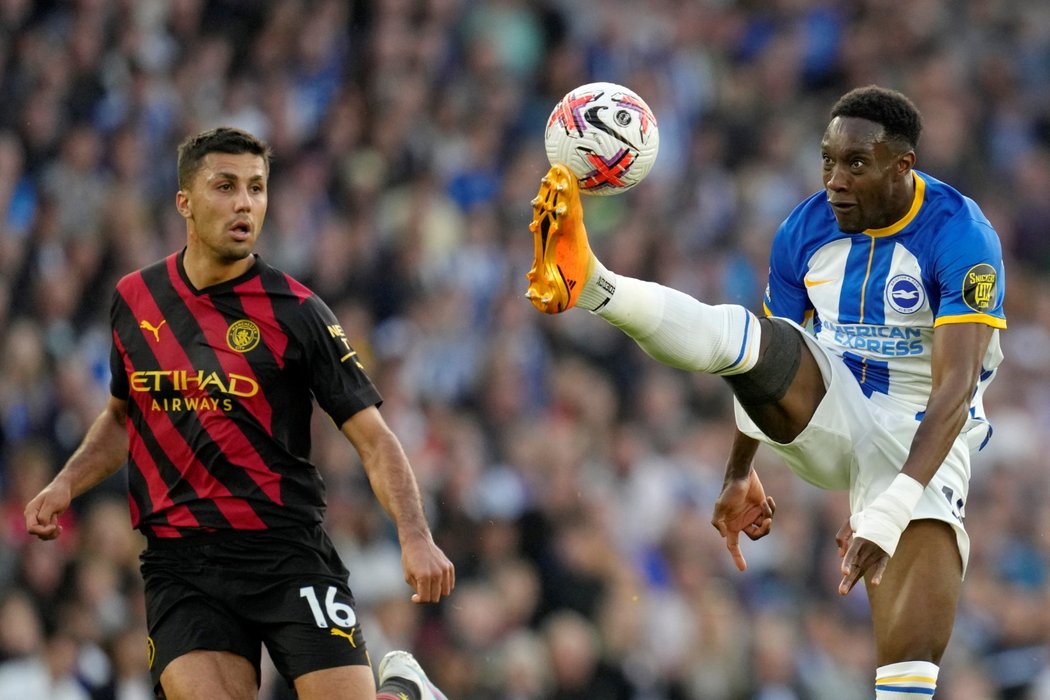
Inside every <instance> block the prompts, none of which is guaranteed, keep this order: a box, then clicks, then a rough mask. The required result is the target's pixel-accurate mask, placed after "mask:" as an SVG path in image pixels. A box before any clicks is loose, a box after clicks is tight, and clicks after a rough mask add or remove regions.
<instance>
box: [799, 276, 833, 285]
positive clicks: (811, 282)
mask: <svg viewBox="0 0 1050 700" xmlns="http://www.w3.org/2000/svg"><path fill="white" fill-rule="evenodd" d="M834 281H835V280H833V279H826V280H822V279H810V278H809V277H806V278H805V279H803V280H802V282H803V283H804V284H805V285H806V286H807V287H818V286H820V285H822V284H828V283H829V282H834Z"/></svg>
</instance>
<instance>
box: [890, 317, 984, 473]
mask: <svg viewBox="0 0 1050 700" xmlns="http://www.w3.org/2000/svg"><path fill="white" fill-rule="evenodd" d="M992 332H993V329H992V327H991V326H986V325H984V324H983V323H951V324H947V325H944V326H938V327H937V329H936V330H935V331H934V333H933V366H932V371H933V388H932V390H931V391H930V400H929V402H928V403H927V404H926V414H925V415H924V416H923V418H922V421H921V422H920V423H919V428H918V430H917V431H916V432H915V438H914V439H913V440H912V443H911V450H910V451H909V452H908V458H907V459H906V460H904V466H903V467H902V469H901V471H902V472H904V473H905V474H907V475H908V476H910V477H912V478H913V479H915V480H916V481H918V482H919V483H920V484H922V485H923V486H926V485H927V484H929V483H930V480H931V479H932V478H933V475H934V474H936V473H937V470H938V469H939V468H940V466H941V463H942V462H943V461H944V458H945V457H946V456H948V451H949V450H951V447H952V443H953V442H954V441H955V438H957V437H959V432H960V431H961V430H962V428H963V426H964V425H965V424H966V419H967V416H968V414H969V410H970V399H971V398H972V397H973V391H974V387H976V386H977V381H978V379H980V375H981V360H982V359H983V358H984V354H985V352H986V351H987V350H988V342H989V341H990V340H991V338H992Z"/></svg>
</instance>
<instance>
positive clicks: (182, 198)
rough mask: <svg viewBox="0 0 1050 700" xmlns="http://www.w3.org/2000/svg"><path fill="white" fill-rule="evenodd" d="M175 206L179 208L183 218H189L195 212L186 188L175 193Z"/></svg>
mask: <svg viewBox="0 0 1050 700" xmlns="http://www.w3.org/2000/svg"><path fill="white" fill-rule="evenodd" d="M175 208H176V209H178V210H179V214H181V215H182V218H184V219H188V218H190V216H191V215H192V214H193V211H192V210H191V209H190V196H189V195H188V194H186V192H185V191H184V190H179V191H178V192H176V193H175Z"/></svg>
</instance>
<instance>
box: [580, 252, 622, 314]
mask: <svg viewBox="0 0 1050 700" xmlns="http://www.w3.org/2000/svg"><path fill="white" fill-rule="evenodd" d="M591 260H592V261H593V264H592V266H591V274H590V275H589V276H588V277H587V282H586V283H585V284H584V285H583V289H581V290H580V298H579V299H577V300H576V306H578V307H580V308H581V309H586V310H587V311H592V312H593V311H599V310H600V309H601V308H602V307H603V306H605V305H606V304H608V303H609V300H610V299H612V295H613V294H614V293H615V292H616V273H615V272H610V271H609V270H608V269H607V268H606V267H605V265H602V263H601V261H600V260H598V258H596V257H595V258H591Z"/></svg>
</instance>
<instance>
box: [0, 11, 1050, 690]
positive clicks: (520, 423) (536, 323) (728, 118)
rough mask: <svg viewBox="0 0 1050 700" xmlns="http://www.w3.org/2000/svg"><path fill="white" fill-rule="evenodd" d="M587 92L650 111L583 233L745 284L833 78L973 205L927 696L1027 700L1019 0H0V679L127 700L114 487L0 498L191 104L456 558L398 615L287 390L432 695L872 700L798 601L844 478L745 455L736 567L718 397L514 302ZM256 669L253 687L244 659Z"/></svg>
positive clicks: (1032, 402) (745, 287)
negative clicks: (545, 177) (769, 510)
mask: <svg viewBox="0 0 1050 700" xmlns="http://www.w3.org/2000/svg"><path fill="white" fill-rule="evenodd" d="M594 80H607V81H612V82H619V83H622V84H625V85H627V86H630V87H632V88H633V89H635V90H636V91H637V92H639V93H640V94H641V95H642V97H643V98H644V99H645V100H646V101H647V102H648V103H649V105H650V106H651V107H652V108H653V109H654V111H655V113H656V115H657V118H658V120H659V125H660V138H661V152H660V155H659V159H658V161H657V165H656V167H655V169H654V170H653V172H652V173H651V174H650V176H649V177H648V179H647V180H646V181H645V182H644V183H642V184H641V185H640V186H638V187H637V188H635V189H634V190H632V191H630V192H629V193H626V194H624V195H622V196H618V197H605V198H600V199H598V198H596V199H594V200H588V201H587V202H585V205H586V212H587V223H588V230H589V232H590V233H591V237H592V243H593V245H594V247H595V249H596V252H597V253H598V255H599V257H601V258H602V259H603V261H604V262H605V263H606V264H607V266H608V267H610V268H611V269H613V270H615V271H617V272H620V273H623V274H629V275H632V276H636V277H642V278H646V279H652V280H656V281H659V282H662V283H665V284H668V285H670V286H673V287H676V288H678V289H681V290H683V291H686V292H689V293H691V294H693V295H694V296H696V297H698V298H700V299H702V300H705V301H708V302H723V301H732V302H737V303H743V304H745V305H747V306H749V307H751V308H753V309H757V308H759V304H760V298H761V292H762V288H763V286H764V284H765V279H764V278H765V270H766V256H767V250H768V245H769V242H770V239H771V236H772V234H773V232H774V230H775V229H776V226H777V225H778V223H779V222H780V221H781V220H782V219H783V218H784V217H785V216H786V215H787V214H788V212H789V211H790V210H791V208H792V207H793V206H794V205H795V204H796V203H797V202H798V201H799V200H801V199H802V198H804V197H805V196H807V195H808V194H810V193H811V192H813V191H815V190H817V189H819V187H820V179H819V175H820V168H819V163H820V161H819V150H818V144H819V139H820V135H821V133H822V132H823V129H824V126H825V125H826V123H827V114H828V110H829V108H830V106H831V104H832V103H833V102H834V100H835V99H836V98H837V97H838V96H839V95H840V94H841V93H843V92H845V91H846V90H847V89H849V88H852V87H855V86H859V85H866V84H870V83H878V84H882V85H885V86H888V87H894V88H897V89H900V90H903V91H904V92H905V93H907V94H909V95H910V96H911V97H912V98H913V100H914V101H915V102H916V104H917V105H918V107H919V108H920V110H921V111H922V113H923V115H924V117H925V123H926V130H925V132H924V134H923V138H922V140H921V142H920V144H919V149H918V153H919V158H918V160H919V165H918V167H919V168H920V169H921V170H924V171H926V172H928V173H930V174H932V175H934V176H935V177H938V178H940V179H943V180H946V181H948V182H950V183H952V184H954V185H955V186H956V187H958V188H959V189H960V190H962V191H963V192H964V193H965V194H968V195H970V196H972V197H973V198H974V199H976V200H977V201H978V203H979V204H980V205H981V206H982V208H983V209H984V211H985V212H986V214H987V215H988V216H989V218H990V219H991V221H992V223H993V224H994V225H995V227H996V228H997V230H998V232H999V234H1000V236H1001V238H1002V241H1003V245H1004V252H1005V254H1006V257H1007V263H1006V264H1007V270H1008V294H1007V302H1006V306H1007V316H1008V322H1009V329H1008V330H1007V331H1006V332H1004V334H1003V346H1004V350H1005V353H1006V362H1005V363H1004V365H1003V368H1002V369H1001V371H1000V375H999V377H998V378H997V380H996V382H995V383H994V384H993V385H992V387H991V389H990V391H989V393H988V396H987V408H988V414H989V415H990V417H991V419H992V422H993V425H994V428H995V436H994V437H993V439H992V441H991V443H990V444H989V446H988V447H987V448H986V449H985V450H984V452H983V453H982V454H981V456H980V458H979V459H978V461H977V462H976V463H975V465H974V469H973V479H972V484H971V492H970V499H969V502H968V503H967V504H966V515H967V520H966V522H967V527H968V529H969V531H970V534H971V538H972V540H973V549H972V553H971V558H970V563H969V571H968V574H967V579H966V582H965V584H964V589H963V591H964V592H963V600H962V603H961V606H960V611H959V617H958V622H957V625H956V629H955V633H954V636H953V639H952V642H951V644H950V647H949V651H948V654H947V657H946V658H945V660H944V662H943V664H942V671H941V680H940V686H939V689H938V698H942V699H943V700H993V699H1003V700H1048V699H1050V460H1048V457H1047V451H1046V448H1045V445H1044V444H1043V443H1042V438H1043V437H1044V436H1046V435H1048V434H1050V276H1048V273H1050V235H1047V232H1046V231H1047V226H1048V222H1050V4H1047V3H1046V2H1044V1H1043V0H911V2H907V3H900V2H897V1H896V0H854V1H850V2H838V3H834V2H827V1H822V0H767V1H759V0H736V1H734V0H282V1H281V2H277V1H270V2H261V1H257V0H212V1H206V0H65V1H60V0H36V1H33V0H0V105H3V108H2V109H0V513H2V519H0V700H12V699H14V698H17V699H19V700H21V699H23V698H51V699H53V700H67V699H68V700H76V699H83V698H90V699H92V700H110V699H112V700H139V699H141V698H147V697H151V695H150V689H149V680H148V675H147V674H146V645H145V625H144V621H143V604H142V590H141V583H140V580H139V575H138V559H137V557H138V552H139V551H140V549H141V547H142V545H143V541H142V539H141V538H140V537H139V536H138V535H137V534H136V533H135V532H134V531H133V530H131V529H130V527H129V519H128V512H127V505H126V498H125V495H124V481H123V475H122V474H118V475H117V476H115V477H113V478H111V479H109V480H107V481H106V482H104V483H103V484H102V485H101V486H100V487H98V488H97V489H95V490H94V491H93V492H91V493H90V494H88V495H86V496H85V497H83V498H82V499H80V500H79V501H78V502H76V503H75V507H74V508H73V509H72V510H71V511H70V512H69V513H67V515H66V516H65V519H64V522H63V524H64V529H65V531H64V534H63V535H62V537H61V538H60V539H59V540H57V541H54V542H47V543H44V542H38V541H31V540H30V539H28V538H27V536H26V534H25V532H24V524H23V517H22V509H23V507H24V504H25V502H26V501H27V500H28V499H29V498H30V497H31V496H32V495H33V494H35V493H36V492H37V490H38V489H39V488H41V487H42V486H43V485H44V484H45V483H46V482H47V481H48V480H49V479H50V477H51V476H52V475H53V474H54V473H55V472H56V471H57V469H58V468H60V467H61V465H62V463H63V462H64V460H65V459H66V458H67V457H68V456H69V454H70V453H71V451H72V450H73V449H74V448H75V447H76V445H77V443H78V442H79V440H80V438H81V437H82V435H83V433H84V431H85V430H86V428H87V426H88V425H89V424H90V422H91V421H92V420H93V419H94V417H95V416H96V415H97V413H98V411H99V410H100V409H101V407H102V406H103V404H104V402H105V400H106V397H107V395H108V379H109V377H108V372H109V369H108V353H109V330H108V309H109V299H110V293H111V291H112V287H113V284H114V283H115V281H116V280H117V279H118V278H119V277H120V276H122V275H123V274H125V273H127V272H129V271H131V270H133V269H135V268H137V267H139V266H142V265H144V264H147V263H149V262H152V261H153V260H155V259H157V258H160V257H162V256H164V255H166V254H168V253H169V252H172V251H174V250H177V249H178V248H180V247H181V246H182V245H183V242H184V239H185V232H184V224H183V222H182V220H181V218H180V217H179V216H178V214H177V212H176V211H175V207H174V199H175V192H176V190H177V183H176V172H175V148H176V146H177V145H178V143H179V142H180V141H181V140H182V139H183V138H184V137H185V136H187V135H189V134H191V133H195V132H197V131H199V130H201V129H204V128H209V127H212V126H217V125H220V124H228V125H233V126H238V127H242V128H245V129H247V130H249V131H251V132H253V133H255V134H256V135H258V136H260V137H262V138H264V139H266V140H267V141H269V143H270V144H271V145H272V146H273V149H274V153H275V158H274V163H273V170H272V175H271V181H270V215H269V218H268V221H267V223H266V226H265V228H264V231H263V234H262V238H261V242H260V247H259V251H260V253H261V254H262V255H263V256H264V257H265V258H266V259H267V260H268V261H269V262H270V263H272V264H274V265H276V266H278V267H280V268H282V269H284V270H285V271H287V272H289V273H291V274H292V275H294V276H296V277H298V278H299V279H300V280H302V281H303V282H305V283H307V284H308V285H309V286H310V287H312V288H313V289H314V290H315V291H317V292H318V293H319V294H320V295H321V296H322V297H323V298H324V299H326V300H327V301H328V303H329V305H330V306H332V308H333V309H334V310H335V311H336V313H337V314H338V316H339V317H340V319H341V322H342V325H343V327H344V328H345V329H346V331H347V334H348V336H349V337H350V339H351V342H352V344H353V345H354V346H355V349H357V350H358V351H359V353H360V355H361V357H362V361H363V363H364V364H365V366H366V367H367V368H368V371H369V373H370V375H371V376H372V378H373V379H374V380H375V382H376V383H377V385H378V386H379V388H380V390H381V391H382V393H383V394H384V397H385V403H384V404H383V407H382V411H383V414H384V416H385V417H386V419H387V421H388V422H389V423H390V424H391V425H392V427H393V428H394V429H395V431H396V432H397V434H398V435H399V437H400V438H401V440H402V442H403V443H404V446H405V448H406V450H407V452H408V454H409V457H410V460H411V462H412V464H413V465H414V468H415V470H416V472H417V475H418V478H419V480H420V483H421V486H422V488H423V490H424V492H425V497H426V502H427V510H428V513H429V515H430V517H431V520H432V523H433V525H434V527H435V537H436V539H437V540H438V542H439V544H440V545H441V546H442V547H443V548H444V549H445V551H446V552H447V553H448V554H449V555H450V557H451V558H452V559H453V561H454V562H455V564H456V567H457V572H458V576H457V579H458V587H457V589H456V591H455V593H454V595H453V596H452V597H451V598H450V599H448V600H447V601H446V602H443V603H442V604H440V605H439V606H436V607H433V608H427V607H418V606H414V605H412V604H411V603H410V602H409V600H408V598H409V593H410V591H409V589H408V588H407V586H406V585H405V584H404V583H403V581H402V574H401V568H400V554H399V550H398V548H397V540H396V538H395V537H394V536H393V532H392V529H391V526H390V523H389V521H388V520H387V519H386V517H385V515H384V514H383V513H382V511H381V510H380V509H379V506H378V505H377V503H376V502H375V499H374V498H373V497H372V495H371V492H370V490H369V488H368V484H367V481H366V480H365V478H364V476H363V473H362V470H361V468H360V465H359V463H358V462H357V459H356V455H355V454H354V453H353V451H352V448H351V447H350V445H349V444H348V443H347V442H346V441H345V439H344V438H343V437H342V436H341V434H340V433H339V432H338V431H337V430H335V429H334V428H333V427H332V425H331V423H330V421H329V420H328V419H327V418H326V417H324V416H323V415H318V416H317V419H316V421H315V429H314V433H315V435H314V455H313V456H314V461H315V462H316V463H317V464H318V465H319V466H320V467H321V468H322V470H323V472H324V475H325V479H326V483H327V488H328V502H329V509H328V513H327V518H328V527H329V531H330V532H331V534H332V536H333V538H334V540H335V541H336V543H337V545H338V547H339V549H340V551H341V553H342V554H343V556H344V558H345V559H346V561H347V562H348V565H349V567H350V570H351V587H352V588H353V590H354V591H355V594H356V596H357V599H358V606H359V615H360V616H361V617H362V618H363V619H364V621H365V622H364V624H365V635H366V638H367V639H368V641H369V646H370V648H371V649H372V658H374V659H378V658H379V657H380V656H381V655H382V653H384V652H385V651H386V650H388V649H391V648H407V649H411V650H412V651H413V652H414V653H415V654H416V655H417V657H418V658H420V660H421V661H422V662H423V664H424V666H425V667H426V668H427V669H428V673H429V674H430V676H431V678H432V679H433V680H434V681H435V682H436V683H437V684H438V685H439V686H440V687H442V688H443V689H444V690H445V691H446V693H447V694H448V696H449V697H450V698H455V699H457V700H487V699H490V698H491V699H506V700H563V699H564V700H567V699H569V698H603V699H606V698H607V699H609V700H620V699H622V700H686V699H689V700H743V699H746V698H755V699H759V700H831V699H835V700H852V699H854V698H856V699H860V698H870V697H872V694H873V691H872V683H873V678H874V673H873V669H874V667H875V660H874V658H873V648H872V642H871V632H870V619H869V616H868V612H867V604H866V601H865V600H864V592H863V591H862V590H860V589H858V590H855V591H854V592H852V593H851V594H850V595H849V596H847V597H845V598H840V597H839V596H838V595H837V594H836V591H835V587H836V585H837V583H838V580H839V575H838V573H837V565H838V558H837V556H836V550H835V544H834V534H835V532H836V530H837V529H838V527H839V526H840V525H841V524H842V522H843V521H844V520H845V518H846V516H847V509H848V506H847V503H846V499H845V496H844V494H837V493H825V492H820V491H817V490H815V489H812V488H811V487H809V486H807V485H805V484H803V483H802V482H801V481H800V480H798V479H797V478H795V477H793V476H792V475H791V474H790V473H789V472H788V471H787V470H786V469H785V468H784V467H782V466H781V464H780V463H779V462H778V461H777V460H776V459H775V458H773V457H772V456H771V455H770V454H767V453H765V452H760V454H759V457H758V462H759V465H758V467H759V471H760V473H761V475H762V478H763V480H764V483H765V486H766V490H767V493H769V494H770V495H772V496H774V498H775V499H776V501H777V504H778V508H777V514H776V521H775V526H774V528H773V532H772V534H771V535H770V536H769V537H767V538H765V539H763V540H761V541H759V542H755V543H752V542H750V541H745V543H744V545H743V547H744V553H745V556H746V557H747V559H748V563H749V568H748V570H747V571H746V572H745V573H740V572H737V571H736V569H735V568H734V567H733V563H732V560H731V559H730V557H729V555H728V553H727V552H726V551H725V549H724V544H723V542H722V540H721V539H720V538H719V537H718V535H717V533H716V531H715V530H714V528H712V527H711V525H710V524H709V518H710V513H711V509H712V506H713V502H714V498H715V497H716V496H717V494H718V492H719V490H720V487H721V479H722V469H723V464H724V459H725V456H726V455H727V452H728V446H729V443H730V440H731V436H732V432H733V431H732V419H731V411H730V403H729V392H728V390H727V388H726V387H725V386H723V385H722V384H721V382H720V380H718V379H714V378H711V377H707V376H703V375H689V374H685V373H682V372H678V371H675V370H670V369H667V368H664V367H662V366H660V365H658V364H657V363H656V362H655V361H653V360H651V359H649V358H647V357H645V356H644V355H643V354H642V353H641V352H640V351H638V350H637V349H636V348H635V347H634V345H633V344H632V343H631V342H630V341H629V340H627V339H626V338H625V337H623V336H621V335H620V334H619V332H618V331H616V330H615V329H613V328H611V327H609V326H607V325H606V324H605V323H604V322H602V321H601V320H599V319H597V318H594V317H592V316H589V315H587V314H585V313H583V312H573V313H569V314H567V315H565V316H559V317H546V316H543V315H541V314H539V313H537V312H535V311H534V310H533V309H532V307H531V306H530V305H529V303H528V302H527V301H526V300H525V299H524V296H523V295H524V289H525V272H526V271H527V270H528V267H529V265H530V264H531V259H532V240H531V235H530V234H529V232H528V229H527V225H528V222H529V219H530V216H531V208H530V205H529V202H530V200H531V198H532V197H533V196H534V195H535V191H536V187H537V184H538V179H539V177H540V176H541V175H542V174H543V173H544V172H545V170H546V167H547V163H546V159H545V155H544V149H543V145H542V134H543V127H544V125H545V122H546V118H547V115H548V114H549V112H550V110H551V108H552V107H553V105H554V103H555V102H556V101H557V100H558V99H559V98H560V97H561V96H562V95H563V94H564V93H565V92H567V91H568V90H570V89H572V88H573V87H576V86H577V85H579V84H582V83H585V82H590V81H594ZM261 697H262V698H263V699H264V700H281V699H284V698H288V697H291V695H290V691H289V690H288V688H287V687H286V686H285V684H284V683H283V682H281V681H280V680H278V679H276V678H275V677H274V674H273V671H272V667H270V666H269V665H267V666H266V673H265V678H264V679H263V687H262V691H261Z"/></svg>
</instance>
